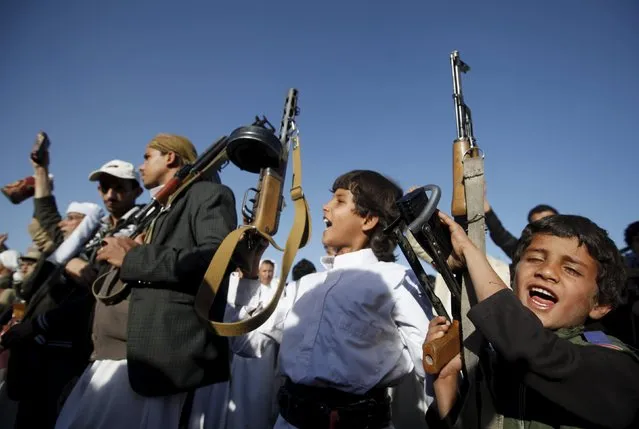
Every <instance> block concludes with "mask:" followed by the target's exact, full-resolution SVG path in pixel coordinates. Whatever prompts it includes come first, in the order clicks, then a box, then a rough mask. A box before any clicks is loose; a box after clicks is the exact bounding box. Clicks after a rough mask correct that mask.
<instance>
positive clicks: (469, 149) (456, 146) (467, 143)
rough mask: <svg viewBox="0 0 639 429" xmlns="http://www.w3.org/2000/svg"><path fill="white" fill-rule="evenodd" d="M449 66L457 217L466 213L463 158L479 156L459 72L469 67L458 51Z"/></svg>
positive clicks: (467, 69) (454, 210) (453, 211)
mask: <svg viewBox="0 0 639 429" xmlns="http://www.w3.org/2000/svg"><path fill="white" fill-rule="evenodd" d="M450 67H451V70H452V74H453V104H454V106H455V122H456V124H457V138H456V139H455V141H454V142H453V201H452V205H451V213H452V215H453V216H454V217H455V218H456V219H459V218H461V217H464V216H465V215H466V192H465V189H464V167H463V164H464V159H465V158H466V157H467V156H469V157H471V158H474V157H477V156H479V148H478V147H477V144H476V140H475V135H474V133H473V121H472V115H471V111H470V108H469V107H468V105H467V104H466V102H465V101H464V94H463V92H462V85H461V73H468V72H469V71H470V67H469V66H468V64H466V63H465V62H463V61H462V60H461V59H460V58H459V51H453V52H452V53H451V54H450Z"/></svg>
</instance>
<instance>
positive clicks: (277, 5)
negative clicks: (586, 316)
mask: <svg viewBox="0 0 639 429" xmlns="http://www.w3.org/2000/svg"><path fill="white" fill-rule="evenodd" d="M638 22H639V4H638V3H637V2H636V1H633V0H617V1H614V2H606V1H601V0H562V1H551V0H538V1H529V2H512V1H489V2H476V1H455V2H426V1H417V0H415V1H401V0H398V1H395V2H382V1H378V2H374V1H370V0H369V1H362V0H351V1H343V2H336V1H333V0H330V1H329V0H327V1H322V2H300V1H291V0H287V1H269V2H265V1H255V0H253V1H234V2H230V1H229V2H211V1H182V2H167V1H158V0H154V1H135V2H133V1H123V0H117V1H115V0H114V1H108V2H105V1H100V2H97V1H87V0H82V1H80V0H76V1H68V0H67V1H56V2H50V1H42V0H38V1H4V2H2V3H0V52H1V58H2V60H1V61H0V145H1V146H0V147H1V149H2V152H1V153H2V156H1V157H0V182H1V183H2V184H5V183H8V182H12V181H14V180H16V179H18V178H21V177H24V176H26V175H28V174H30V173H31V167H30V164H29V162H28V158H27V154H28V152H29V150H30V146H31V144H32V142H33V140H34V137H35V135H36V133H37V132H38V130H40V129H43V130H45V131H47V132H48V133H49V135H50V137H51V140H52V166H51V172H52V174H54V176H55V195H56V196H57V198H58V203H59V206H60V209H61V210H64V209H65V208H66V206H67V204H68V203H69V202H70V201H72V200H78V201H87V200H88V201H95V202H100V201H99V198H98V194H97V191H96V188H95V183H92V182H89V181H88V180H87V176H88V174H89V172H90V171H92V170H94V169H96V168H98V167H99V166H100V165H102V164H103V163H104V162H106V161H108V160H110V159H114V158H120V159H124V160H129V161H131V162H134V163H135V164H136V165H139V163H140V162H141V160H142V153H143V150H144V146H145V144H146V143H147V142H148V141H149V140H150V138H151V137H152V136H153V135H155V134H156V133H159V132H169V133H178V134H183V135H185V136H188V137H189V138H190V139H192V141H193V142H194V144H195V145H196V147H197V148H198V149H199V150H203V149H204V148H205V147H207V146H208V145H209V144H210V143H211V142H212V141H214V140H215V139H216V138H217V137H219V136H220V135H224V134H228V133H230V132H231V131H232V130H233V129H235V128H236V127H238V126H240V125H243V124H247V123H250V122H251V121H252V119H253V117H254V115H256V114H266V115H267V116H268V117H269V118H270V119H271V121H273V122H274V123H276V124H279V120H280V117H281V111H282V106H283V103H284V98H285V95H286V91H287V89H288V88H289V87H291V86H294V87H297V88H298V89H299V91H300V108H301V116H300V117H299V122H298V124H299V127H300V130H301V133H302V144H303V163H304V177H303V179H304V183H303V185H304V188H305V190H306V194H307V195H308V198H309V203H310V206H311V210H312V215H313V228H314V234H313V238H312V244H311V245H310V246H309V247H307V248H306V249H303V250H302V251H301V252H300V257H306V258H308V259H310V260H311V261H313V262H314V263H316V264H317V265H318V266H319V264H318V259H319V257H320V256H321V255H322V254H323V249H322V246H321V232H322V229H323V224H322V222H321V218H322V216H321V207H322V204H323V203H324V202H325V201H326V200H327V199H328V198H329V197H330V194H329V191H328V189H329V187H330V185H331V183H332V181H333V180H334V178H335V177H336V176H337V175H339V174H341V173H344V172H346V171H348V170H351V169H355V168H367V169H374V170H378V171H380V172H383V173H385V174H387V175H389V176H390V177H392V178H393V179H395V180H397V181H398V182H399V183H400V185H401V186H403V187H404V188H407V187H409V186H411V185H414V184H427V183H435V184H438V185H440V186H441V187H442V191H443V200H444V201H443V203H442V208H443V209H444V210H446V211H449V210H450V197H451V182H452V178H451V158H452V152H451V145H452V140H453V138H454V135H455V122H454V113H453V108H452V99H451V77H450V68H449V62H448V56H449V53H450V52H451V51H452V50H454V49H458V50H459V51H460V52H461V56H462V59H464V60H465V61H466V62H467V63H468V64H470V66H471V67H472V70H471V72H470V74H468V75H466V76H464V90H465V95H466V100H467V102H468V104H469V105H470V107H471V108H472V109H473V114H474V125H475V132H476V135H477V138H478V142H479V144H480V146H481V147H482V148H483V149H484V151H485V153H486V179H487V183H488V197H489V200H490V202H491V203H492V204H493V206H494V207H495V210H496V212H497V213H498V214H499V216H500V217H501V219H502V221H503V222H504V224H505V225H506V226H507V227H508V228H509V229H510V230H511V231H512V232H513V233H514V234H515V235H518V234H519V232H520V231H521V229H522V228H523V227H524V226H525V223H526V214H527V212H528V210H529V209H530V208H531V207H532V206H533V205H535V204H538V203H547V204H551V205H553V206H556V207H557V208H558V209H559V210H560V211H561V212H565V213H575V214H581V215H585V216H588V217H590V218H592V219H593V220H594V221H596V222H597V223H599V224H600V225H601V226H603V227H605V228H606V229H608V231H609V232H610V234H611V235H612V237H613V239H614V240H615V242H616V243H617V244H618V245H619V246H620V247H621V246H623V230H624V228H625V227H626V226H627V225H628V224H629V223H631V222H633V221H635V220H637V219H638V218H639V200H638V198H637V194H635V192H636V191H635V188H636V175H637V150H636V147H637V144H639V142H638V141H637V138H636V134H637V131H636V126H637V118H638V117H639V108H638V107H637V106H638V103H637V100H638V99H639V83H638V80H637V78H636V76H637V73H638V70H639V57H638V56H637V53H638V52H639V26H638V25H637V23H638ZM289 179H290V176H289ZM222 180H223V181H224V182H225V183H226V184H228V185H229V186H230V187H231V188H232V189H233V190H234V191H235V193H236V198H237V200H238V208H239V203H240V201H241V199H242V195H243V193H244V190H245V189H246V188H248V187H250V186H255V183H256V180H257V176H256V175H252V174H249V173H246V172H240V171H238V170H237V169H236V168H234V167H227V169H225V170H224V171H223V174H222ZM287 188H288V183H287ZM147 198H148V194H146V193H145V195H144V198H143V201H146V199H147ZM31 211H32V203H31V201H28V202H25V203H23V204H22V205H19V206H14V205H11V204H10V203H9V202H8V200H7V199H5V198H4V197H1V198H0V231H8V232H9V234H10V238H9V242H8V244H9V245H10V246H12V247H15V248H17V249H19V250H24V249H25V248H26V247H27V246H28V244H29V240H30V239H29V237H28V234H27V231H26V226H27V223H28V221H29V218H30V216H31ZM291 217H292V206H291V205H290V204H289V208H288V209H286V210H285V213H284V214H283V216H282V224H281V228H280V233H279V234H278V236H277V240H278V242H280V243H282V244H283V243H285V241H286V237H285V235H286V233H287V232H288V229H289V227H290V224H291ZM488 241H489V240H488ZM488 251H489V253H491V254H493V255H495V256H497V257H499V258H505V257H504V255H503V254H502V253H501V251H500V250H499V249H497V248H496V247H495V246H494V245H492V243H490V244H489V245H488ZM267 256H271V257H276V258H278V259H279V257H280V255H279V254H278V253H277V252H274V251H272V250H269V251H268V252H267Z"/></svg>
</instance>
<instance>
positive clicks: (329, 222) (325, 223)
mask: <svg viewBox="0 0 639 429" xmlns="http://www.w3.org/2000/svg"><path fill="white" fill-rule="evenodd" d="M323 221H324V225H325V226H326V229H328V228H330V227H331V226H333V222H331V221H330V220H328V219H326V218H324V219H323Z"/></svg>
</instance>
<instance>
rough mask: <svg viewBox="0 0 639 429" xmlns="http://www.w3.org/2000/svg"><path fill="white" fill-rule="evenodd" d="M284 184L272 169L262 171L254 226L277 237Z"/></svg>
mask: <svg viewBox="0 0 639 429" xmlns="http://www.w3.org/2000/svg"><path fill="white" fill-rule="evenodd" d="M283 184H284V183H283V181H282V177H281V176H280V175H279V174H277V172H276V171H274V170H273V169H271V168H266V169H264V170H262V173H261V174H260V181H259V184H258V192H257V200H256V202H255V208H254V213H255V219H254V220H253V222H252V225H253V226H255V227H256V228H257V229H258V230H260V231H264V232H265V233H267V234H269V235H275V233H276V232H277V229H278V223H279V222H278V220H279V213H280V207H281V201H282V186H283Z"/></svg>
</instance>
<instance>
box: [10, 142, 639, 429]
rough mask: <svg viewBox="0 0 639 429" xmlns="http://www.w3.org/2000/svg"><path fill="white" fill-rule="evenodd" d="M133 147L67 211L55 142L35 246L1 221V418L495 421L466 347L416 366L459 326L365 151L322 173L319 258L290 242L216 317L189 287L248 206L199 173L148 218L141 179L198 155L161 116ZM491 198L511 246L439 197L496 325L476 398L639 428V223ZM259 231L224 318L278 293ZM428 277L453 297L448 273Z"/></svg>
mask: <svg viewBox="0 0 639 429" xmlns="http://www.w3.org/2000/svg"><path fill="white" fill-rule="evenodd" d="M141 154H143V157H144V161H143V163H142V165H140V166H139V168H136V167H135V166H134V165H133V164H132V163H130V162H126V161H122V160H111V161H109V162H106V163H105V164H104V165H102V166H101V167H100V168H98V169H97V170H95V171H93V172H90V173H89V172H87V173H89V174H88V180H90V181H93V182H95V183H96V184H97V191H98V195H99V197H100V199H101V201H102V205H101V206H100V205H98V204H95V203H93V202H89V201H77V202H72V203H71V204H69V206H68V207H67V208H66V210H65V211H64V212H63V213H61V212H60V211H59V209H58V207H57V204H56V199H55V196H54V194H53V190H52V183H51V177H50V175H49V157H48V154H47V155H46V156H44V158H43V159H41V160H39V162H36V161H34V160H31V164H32V167H33V170H34V172H33V178H34V185H33V187H34V191H33V193H34V195H33V206H34V211H33V218H32V219H31V220H30V223H29V226H28V231H29V234H30V236H31V237H32V239H33V242H32V245H31V246H30V247H29V248H28V249H25V251H24V252H20V249H11V248H10V246H9V244H10V240H9V239H8V235H7V234H4V235H0V248H1V249H0V251H1V252H0V314H1V315H0V325H2V335H1V338H0V347H1V350H2V353H1V354H0V356H1V357H2V358H1V359H0V362H1V364H0V365H1V366H2V367H3V369H2V370H1V371H2V377H3V379H2V381H0V383H1V384H0V419H2V420H1V421H0V426H1V427H7V428H9V427H14V428H16V429H24V428H43V429H47V428H56V429H84V428H87V429H88V428H91V429H102V428H136V429H137V428H149V429H151V428H166V429H185V428H189V429H196V428H198V429H204V428H209V429H212V428H228V429H235V428H238V429H260V428H300V429H303V428H313V429H314V428H318V429H319V428H327V429H328V428H331V429H337V428H354V429H357V428H380V429H381V428H393V427H394V428H397V429H402V428H419V427H422V428H431V429H435V428H440V427H462V428H475V427H484V426H480V425H479V424H477V423H476V422H477V421H482V422H483V421H484V420H483V419H484V418H485V417H486V416H479V417H478V416H477V413H478V412H477V407H473V406H470V404H471V403H473V402H475V401H476V398H473V397H472V395H470V394H469V393H468V392H469V390H468V383H469V380H471V378H472V377H470V376H469V374H466V373H465V372H464V366H463V365H464V362H463V359H462V355H463V353H461V354H458V355H457V356H455V357H454V358H453V359H452V360H451V361H450V362H448V363H447V364H446V365H445V366H444V367H443V368H441V369H440V371H439V372H438V373H437V374H428V373H426V372H425V370H424V365H425V363H424V355H423V349H422V347H423V345H424V343H425V342H429V341H433V340H436V339H438V338H441V337H443V336H444V335H445V334H446V333H447V332H448V331H449V329H450V327H451V324H450V321H449V320H447V319H446V318H444V317H442V315H438V314H436V312H435V311H434V310H433V306H432V305H431V303H430V301H429V300H428V298H427V296H426V294H425V293H424V289H423V285H420V284H419V279H418V278H417V277H416V276H415V274H414V273H413V272H412V271H411V270H410V269H409V268H407V267H405V266H404V265H402V264H399V263H397V256H398V249H397V239H396V238H395V237H394V236H392V235H388V233H387V232H386V231H385V230H386V228H387V227H388V226H389V225H390V224H391V223H392V221H393V220H394V219H395V218H396V217H397V215H398V213H397V208H396V206H395V202H396V201H397V200H398V199H399V198H401V197H402V195H404V194H405V191H404V190H402V189H401V188H400V187H399V186H398V185H397V184H396V183H394V182H393V181H392V180H390V179H389V178H387V177H385V176H384V175H383V174H380V173H378V172H374V171H370V170H353V171H350V172H346V173H344V174H343V175H341V176H339V177H338V178H336V179H335V180H334V181H332V184H331V183H327V184H329V185H331V190H332V197H331V199H330V200H329V201H328V202H326V204H325V205H324V206H323V207H322V213H323V219H324V223H325V229H324V231H323V233H322V243H323V245H324V248H325V250H326V255H325V256H323V257H322V258H321V260H320V261H315V262H316V263H317V264H318V266H319V267H320V268H319V269H318V268H317V267H316V265H315V263H313V262H312V261H308V260H306V259H301V260H299V261H297V263H296V264H295V266H294V268H293V270H292V279H291V281H290V282H288V284H287V285H286V287H285V289H284V292H283V294H282V296H281V298H280V300H279V302H278V304H277V307H276V309H275V311H274V313H273V314H272V315H271V316H270V317H269V318H268V320H267V321H266V322H265V323H264V324H262V325H261V326H260V327H258V328H257V329H255V330H253V331H251V332H249V333H248V334H245V335H241V336H236V337H221V336H217V335H215V334H214V332H212V330H211V329H210V328H209V326H208V324H207V323H205V322H203V321H202V320H201V319H200V318H199V317H198V316H197V314H196V313H195V311H194V302H195V296H196V293H197V291H198V288H199V287H200V284H201V282H202V279H203V276H204V273H205V271H206V270H207V268H208V267H209V264H210V262H211V260H212V258H213V256H214V254H215V252H216V251H217V249H218V247H219V245H220V243H221V242H222V241H223V240H224V238H225V237H226V236H227V235H228V234H229V233H230V232H231V231H233V230H234V229H236V228H237V226H238V219H237V211H236V209H237V207H236V200H235V196H234V194H233V191H232V190H231V188H230V187H229V186H227V185H225V184H222V183H221V180H220V178H219V177H218V176H217V175H216V174H213V175H208V176H206V177H202V178H201V179H200V180H197V181H195V182H194V183H191V184H190V185H189V186H187V187H184V188H182V189H179V190H178V191H177V192H176V193H174V194H173V195H172V196H171V200H170V203H169V204H167V205H166V206H164V207H163V208H162V210H161V212H160V213H159V215H157V216H156V217H155V218H154V220H153V222H151V223H150V225H148V226H147V227H146V228H145V229H144V230H143V231H138V230H136V226H135V223H132V222H129V221H130V220H131V219H133V217H135V216H136V214H137V213H139V212H140V210H141V208H142V207H143V204H142V203H146V202H140V201H139V199H140V196H141V195H142V193H143V189H147V190H149V192H150V194H151V195H152V196H154V195H157V193H158V192H160V191H161V190H162V189H163V187H164V185H166V184H167V183H169V182H170V180H171V179H172V178H173V177H174V176H175V174H176V173H177V172H178V171H179V170H180V169H181V168H182V167H183V166H184V165H186V164H189V163H192V162H193V161H194V160H195V159H196V158H197V151H196V149H195V147H194V146H193V145H192V143H191V142H190V141H189V140H188V139H187V138H185V137H182V136H179V135H174V134H158V135H156V136H155V137H153V138H152V139H151V141H150V142H149V143H148V144H147V145H146V148H144V151H143V152H142V148H141ZM484 211H485V220H486V226H487V229H488V232H489V233H490V237H491V238H492V239H493V240H494V242H495V243H496V244H497V246H499V247H500V248H501V249H502V250H503V251H504V253H505V254H506V255H507V256H508V257H509V258H510V259H511V261H512V263H511V264H510V265H508V264H504V263H502V262H500V261H499V260H498V259H496V258H494V257H492V256H490V255H486V254H484V253H483V252H481V251H479V249H478V248H477V247H476V246H475V245H474V244H473V243H472V242H471V241H470V239H469V238H468V236H467V235H466V233H465V232H464V228H463V227H462V226H460V225H459V224H458V223H457V222H456V221H455V220H453V219H452V218H451V217H449V216H447V215H446V214H445V213H443V212H439V214H438V216H439V221H440V222H441V223H442V224H443V225H444V227H445V228H446V229H447V230H448V231H449V233H450V235H451V240H452V246H453V250H452V254H451V256H450V258H449V265H450V267H451V269H453V270H454V271H455V272H457V273H461V272H466V273H468V276H469V278H470V279H471V280H472V281H471V282H469V284H470V285H471V287H472V288H473V289H474V294H475V295H476V298H477V302H476V303H475V304H474V305H473V307H472V309H471V310H470V312H469V313H468V317H469V318H470V319H471V320H472V321H473V323H474V325H475V327H476V329H477V331H479V333H480V334H481V335H482V336H483V338H484V340H485V341H484V342H483V343H482V344H483V345H482V348H481V352H479V353H478V354H479V356H480V362H481V367H482V371H483V374H484V378H485V380H487V381H488V383H487V384H488V386H489V388H488V390H489V392H490V394H489V395H488V396H484V397H483V401H485V402H489V401H490V402H492V403H493V408H492V411H491V412H492V415H494V416H498V417H499V418H498V419H497V421H499V422H500V424H501V426H490V427H503V428H511V427H512V428H515V427H526V428H533V429H535V428H559V427H579V428H595V427H597V428H632V427H639V356H638V354H637V350H636V348H637V347H639V333H638V332H637V328H638V327H637V323H638V321H639V256H638V255H639V222H635V223H633V224H631V225H629V226H628V228H627V229H626V231H625V241H626V244H627V247H626V248H624V249H621V250H620V249H618V248H617V246H616V245H615V244H614V242H613V241H612V240H611V239H610V238H609V237H608V234H607V233H606V231H605V230H604V229H602V228H601V227H599V226H598V225H596V224H595V223H593V222H592V221H590V220H589V219H587V218H585V217H581V216H575V215H569V214H560V213H559V211H558V210H556V209H555V208H553V207H550V206H548V205H538V206H536V207H534V208H533V209H532V210H531V211H530V213H529V215H528V225H527V226H526V228H525V229H524V231H523V233H522V234H521V236H520V237H516V236H514V235H513V234H511V233H509V232H508V231H507V230H506V229H505V228H504V227H503V225H502V224H501V222H500V220H499V218H498V217H497V215H496V213H495V211H494V209H493V208H492V207H491V206H490V204H489V203H488V201H487V200H485V207H484ZM7 216H10V214H7ZM25 223H26V222H25ZM8 233H9V234H10V233H11V231H8ZM410 242H411V245H412V246H413V247H414V250H415V251H416V252H417V254H418V255H419V256H420V257H422V258H423V259H425V260H426V261H428V262H431V259H430V257H429V255H428V254H427V252H425V251H424V250H423V249H421V248H420V246H419V244H417V243H416V242H415V241H414V240H410ZM265 249H266V246H262V247H261V248H259V249H258V251H257V252H256V253H255V254H254V255H252V257H253V259H252V260H250V262H251V263H249V264H247V265H242V266H238V267H233V268H234V269H231V270H229V273H228V284H227V290H226V300H225V302H223V305H221V306H217V307H215V308H214V309H213V311H216V312H217V313H218V314H216V316H217V317H219V319H220V320H222V319H223V320H224V321H228V322H233V321H238V320H242V319H245V318H246V317H248V316H251V315H252V314H255V312H257V311H259V310H261V309H262V308H263V307H264V306H265V305H266V304H268V303H269V302H270V301H271V299H272V297H273V295H274V293H275V289H276V287H277V284H278V283H279V279H275V278H274V276H275V274H276V273H277V264H276V263H275V261H271V260H268V259H263V258H262V256H263V252H264V250H265ZM435 267H436V266H435ZM431 280H432V283H433V284H434V285H435V290H436V291H437V293H438V295H439V296H440V298H442V301H444V302H445V305H446V307H447V309H448V311H449V314H450V311H451V308H452V307H453V306H452V303H451V297H450V293H449V292H448V290H447V288H446V285H445V282H444V281H443V279H442V276H441V275H440V274H437V276H436V277H435V278H433V279H431ZM482 409H483V408H482ZM473 413H474V414H473ZM480 414H481V413H480ZM491 424H492V423H491ZM485 427H488V426H485Z"/></svg>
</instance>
